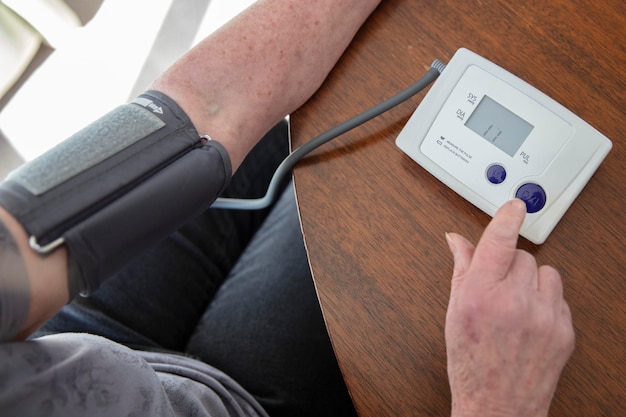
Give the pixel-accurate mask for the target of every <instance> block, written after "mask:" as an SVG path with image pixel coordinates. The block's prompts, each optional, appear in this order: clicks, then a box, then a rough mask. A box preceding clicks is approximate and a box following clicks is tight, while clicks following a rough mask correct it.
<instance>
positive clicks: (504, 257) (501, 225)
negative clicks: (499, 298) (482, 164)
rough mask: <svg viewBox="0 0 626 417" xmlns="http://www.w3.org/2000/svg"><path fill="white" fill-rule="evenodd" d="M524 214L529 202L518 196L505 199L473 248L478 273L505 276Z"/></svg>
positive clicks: (488, 276)
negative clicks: (517, 197) (474, 248)
mask: <svg viewBox="0 0 626 417" xmlns="http://www.w3.org/2000/svg"><path fill="white" fill-rule="evenodd" d="M525 216H526V204H525V203H524V202H523V201H522V200H519V199H514V200H511V201H508V202H506V203H505V204H504V205H503V206H502V207H500V209H499V210H498V211H497V212H496V214H495V216H494V217H493V219H492V220H491V222H490V223H489V225H488V226H487V228H486V229H485V231H484V232H483V235H482V237H481V238H480V241H479V242H478V245H477V246H476V250H475V251H474V258H473V260H472V265H473V266H474V265H475V266H476V267H477V268H479V269H480V271H481V273H480V274H477V275H478V276H479V277H481V278H482V279H485V280H493V281H497V280H501V279H503V278H504V277H505V276H506V274H507V272H508V270H509V268H510V267H511V264H512V262H513V259H514V258H515V251H516V249H517V238H518V235H519V231H520V229H521V227H522V223H524V217H525Z"/></svg>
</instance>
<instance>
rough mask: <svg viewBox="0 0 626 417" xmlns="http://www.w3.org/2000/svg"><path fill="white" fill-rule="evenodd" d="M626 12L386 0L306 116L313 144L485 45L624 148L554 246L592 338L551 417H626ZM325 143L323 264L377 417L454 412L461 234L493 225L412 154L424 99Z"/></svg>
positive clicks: (309, 213)
mask: <svg viewBox="0 0 626 417" xmlns="http://www.w3.org/2000/svg"><path fill="white" fill-rule="evenodd" d="M625 16H626V3H624V0H603V1H595V2H592V1H581V0H552V1H549V2H548V1H527V0H517V1H499V0H495V1H490V0H470V1H464V2H459V1H452V0H440V1H412V0H386V1H384V2H383V4H382V5H381V6H380V8H379V9H378V10H377V11H376V12H375V13H374V14H373V15H372V17H371V18H370V19H369V21H368V22H367V23H366V24H365V26H364V27H363V28H362V30H361V31H360V32H359V34H358V35H357V37H356V39H355V40H354V42H353V44H352V46H351V47H350V48H349V50H348V51H347V53H346V54H345V56H344V57H343V58H342V60H341V61H340V62H339V64H338V66H337V67H336V69H335V70H334V71H333V73H332V74H331V75H330V77H329V78H328V79H327V81H326V83H325V84H324V85H323V87H322V88H321V90H320V91H319V92H318V93H317V94H316V95H315V96H314V97H313V98H312V99H311V100H310V101H309V102H308V103H307V104H306V105H305V106H304V107H303V108H302V109H301V110H299V111H298V112H296V113H295V114H294V115H292V136H293V137H292V140H293V145H294V146H298V145H300V144H302V143H304V142H305V141H307V140H309V139H310V138H312V137H314V136H316V135H317V134H319V133H321V132H323V131H325V130H327V129H328V128H330V127H332V126H334V125H336V124H338V123H340V122H342V121H344V120H346V119H348V118H350V117H351V116H353V115H355V114H357V113H359V112H361V111H363V110H365V109H367V108H369V107H371V106H373V105H375V104H377V103H379V102H380V101H382V100H383V99H386V98H388V97H390V96H391V95H393V94H395V93H396V92H398V91H400V90H402V89H403V88H405V87H406V86H408V85H409V84H411V83H412V82H414V81H415V80H416V79H418V78H419V77H420V76H421V75H422V74H423V73H424V72H425V71H426V70H427V69H428V67H429V65H430V63H431V62H432V61H433V59H435V58H439V59H441V60H442V61H444V62H447V61H448V60H449V59H450V57H451V56H452V55H453V54H454V52H455V51H456V50H457V49H458V48H460V47H466V48H468V49H470V50H473V51H475V52H477V53H479V54H480V55H482V56H484V57H486V58H487V59H489V60H491V61H493V62H495V63H497V64H499V65H500V66H502V67H504V68H506V69H507V70H509V71H510V72H512V73H514V74H516V75H518V76H519V77H520V78H522V79H524V80H525V81H527V82H529V83H530V84H532V85H534V86H535V87H537V88H539V89H540V90H542V91H543V92H544V93H546V94H548V95H549V96H551V97H553V98H554V99H555V100H557V101H558V102H560V103H561V104H563V105H564V106H566V107H567V108H569V109H570V110H572V111H573V112H574V113H576V114H577V115H578V116H580V117H581V118H583V119H584V120H586V121H587V122H588V123H590V124H591V125H592V126H594V127H595V128H596V129H598V130H599V131H601V132H602V133H603V134H604V135H606V136H607V137H608V138H610V139H611V140H612V141H613V146H614V147H613V149H612V150H611V152H610V153H609V155H608V157H607V158H606V159H605V161H604V162H603V163H602V165H601V166H600V168H599V169H598V171H597V172H596V173H595V175H594V176H593V177H592V179H591V181H590V182H589V183H588V184H587V186H586V187H585V189H584V190H583V191H582V193H581V194H580V195H579V197H578V198H577V200H576V201H575V202H574V203H573V205H572V206H571V208H570V209H569V211H568V212H567V213H566V214H565V216H564V217H563V219H562V220H561V222H560V223H559V224H558V225H557V227H556V228H555V230H554V231H553V233H552V234H551V235H550V237H549V238H548V240H547V241H546V242H545V244H543V245H541V246H537V245H534V244H532V243H530V242H529V241H527V240H525V239H521V240H520V247H521V248H523V249H525V250H527V251H529V252H530V253H532V254H534V255H535V256H536V258H537V259H538V261H539V262H540V263H542V264H550V265H553V266H555V267H556V268H558V269H559V271H560V272H561V274H562V278H563V282H564V287H565V289H564V291H565V297H566V299H567V300H568V302H569V304H570V307H571V309H572V315H573V319H574V325H575V328H576V335H577V345H576V350H575V352H574V354H573V356H572V357H571V359H570V361H569V362H568V364H567V366H566V368H565V369H564V372H563V375H562V378H561V380H560V383H559V386H558V389H557V392H556V395H555V399H554V402H553V406H552V410H551V416H555V417H556V416H568V417H571V416H623V415H626V314H625V309H626V307H625V297H626V296H625V294H626V254H625V253H624V243H625V241H626V231H625V229H624V210H625V208H626V189H625V187H624V185H625V184H626V180H625V177H626V168H625V167H626V148H625V145H626V127H625V126H626V81H625V79H626V17H625ZM423 94H424V93H422V94H420V95H418V96H416V97H414V98H413V99H411V100H409V101H408V102H406V103H404V104H402V105H400V106H399V107H397V108H395V109H393V110H391V111H389V112H387V113H385V114H384V115H382V116H380V117H379V118H377V119H375V120H373V121H371V122H369V123H367V124H365V125H363V126H361V127H359V128H357V129H355V130H353V131H351V132H349V133H347V134H345V135H343V136H342V137H340V138H339V139H337V140H336V141H334V142H331V143H329V144H326V145H324V146H323V147H322V148H319V149H318V150H316V151H315V152H314V153H312V154H311V155H310V156H309V157H307V158H306V159H305V160H303V161H302V162H300V163H299V164H298V166H297V167H296V169H295V185H296V192H297V198H298V204H299V209H300V215H301V221H302V226H303V231H304V236H305V241H306V245H307V250H308V253H309V257H310V262H311V268H312V272H313V276H314V280H315V284H316V287H317V290H318V294H319V298H320V302H321V305H322V309H323V312H324V316H325V319H326V322H327V326H328V330H329V333H330V336H331V339H332V342H333V346H334V348H335V352H336V354H337V357H338V361H339V364H340V367H341V369H342V371H343V373H344V377H345V380H346V383H347V385H348V387H349V389H350V391H351V394H352V396H353V400H354V403H355V405H356V407H357V409H358V411H359V413H360V415H361V416H372V417H374V416H375V417H380V416H446V415H449V401H450V392H449V387H448V380H447V374H446V355H445V344H444V319H445V312H446V306H447V302H448V297H449V291H450V276H451V271H452V259H451V256H450V255H449V253H448V248H447V246H446V242H445V239H444V234H445V232H447V231H454V232H459V233H462V234H464V235H465V236H466V237H468V238H470V239H472V240H474V241H476V240H477V239H478V238H479V236H480V234H481V233H482V231H483V229H484V227H485V226H486V225H487V223H488V222H489V220H490V217H489V216H488V215H486V214H484V213H483V212H481V211H480V210H479V209H477V208H475V207H474V206H473V205H472V204H470V203H469V202H467V201H466V200H464V199H463V198H461V197H460V196H459V195H457V194H456V193H455V192H454V191H452V190H451V189H448V188H447V187H446V186H444V185H443V184H442V183H440V182H439V181H438V180H437V179H435V178H434V177H433V176H431V175H430V174H429V173H428V172H427V171H425V170H424V169H422V168H421V167H420V166H418V165H417V164H416V163H415V162H413V161H412V160H411V159H410V158H409V157H407V156H406V155H405V154H403V153H402V152H401V151H400V150H399V149H398V148H397V147H396V145H395V138H396V136H397V135H398V134H399V132H400V130H401V129H402V127H403V126H404V124H405V123H406V122H407V120H408V118H409V116H410V115H411V114H412V112H413V110H414V109H415V107H416V106H417V105H418V103H419V102H420V100H421V99H422V97H423Z"/></svg>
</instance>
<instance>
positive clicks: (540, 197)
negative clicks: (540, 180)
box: [515, 182, 546, 213]
mask: <svg viewBox="0 0 626 417" xmlns="http://www.w3.org/2000/svg"><path fill="white" fill-rule="evenodd" d="M515 197H517V198H519V199H520V200H522V201H524V203H526V211H527V212H528V213H536V212H538V211H539V210H541V209H542V208H543V207H544V206H545V205H546V192H545V191H544V190H543V188H541V186H540V185H538V184H533V183H530V182H529V183H526V184H524V185H522V186H521V187H519V188H518V189H517V193H515Z"/></svg>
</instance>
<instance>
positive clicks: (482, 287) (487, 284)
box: [445, 200, 574, 417]
mask: <svg viewBox="0 0 626 417" xmlns="http://www.w3.org/2000/svg"><path fill="white" fill-rule="evenodd" d="M525 214H526V211H525V205H524V203H523V202H522V201H520V200H512V201H510V202H508V203H506V204H505V205H504V206H502V208H500V210H499V211H498V212H497V213H496V215H495V216H494V218H493V219H492V221H491V223H490V224H489V225H488V226H487V228H486V229H485V232H484V233H483V236H482V237H481V239H480V241H479V243H478V245H477V246H476V247H475V248H474V246H473V245H472V244H471V243H470V242H469V241H468V240H467V239H465V238H463V237H462V236H459V235H457V234H449V235H447V239H448V245H449V246H450V250H451V251H452V253H453V255H454V273H453V277H452V290H451V295H450V303H449V305H448V313H447V316H446V329H445V334H446V349H447V354H448V377H449V379H450V388H451V392H452V416H454V417H458V416H482V417H487V416H515V417H527V416H533V417H535V416H547V415H548V410H549V408H550V403H551V401H552V397H553V395H554V390H555V388H556V385H557V382H558V379H559V376H560V374H561V371H562V369H563V367H564V366H565V363H566V362H567V360H568V358H569V357H570V355H571V354H572V351H573V350H574V330H573V327H572V320H571V314H570V310H569V307H568V305H567V303H566V302H565V300H564V299H563V287H562V283H561V278H560V275H559V273H558V272H557V271H556V270H555V269H554V268H552V267H549V266H541V267H537V263H536V261H535V258H534V257H533V256H532V255H530V254H529V253H527V252H524V251H522V250H518V249H517V236H518V233H519V230H520V228H521V225H522V223H523V221H524V216H525Z"/></svg>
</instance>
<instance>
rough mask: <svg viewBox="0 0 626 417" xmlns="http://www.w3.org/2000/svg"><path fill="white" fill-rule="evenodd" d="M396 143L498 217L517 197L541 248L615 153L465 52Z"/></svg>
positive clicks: (561, 110)
mask: <svg viewBox="0 0 626 417" xmlns="http://www.w3.org/2000/svg"><path fill="white" fill-rule="evenodd" d="M396 144H397V145H398V147H399V148H400V149H402V151H404V152H405V153H406V154H408V155H409V156H410V157H411V158H412V159H414V160H415V161H416V162H417V163H419V164H420V165H421V166H423V167H424V168H425V169H426V170H428V171H429V172H430V173H431V174H433V175H434V176H435V177H437V178H438V179H439V180H441V181H442V182H443V183H444V184H446V185H447V186H449V187H450V188H452V189H453V190H454V191H456V192H457V193H458V194H460V195H461V196H463V197H464V198H466V199H467V200H469V201H470V202H471V203H473V204H474V205H475V206H477V207H478V208H480V209H481V210H483V211H484V212H486V213H487V214H489V215H491V216H493V215H494V214H495V212H496V210H497V209H498V208H499V207H500V206H501V205H502V204H503V203H505V202H506V201H507V200H510V199H513V198H516V197H517V198H520V199H522V200H523V201H524V202H525V203H526V208H527V216H526V220H525V222H524V225H523V226H522V230H521V232H520V234H521V235H522V236H524V237H526V238H527V239H528V240H530V241H531V242H533V243H536V244H542V243H543V242H544V241H545V240H546V238H547V237H548V235H549V234H550V232H551V231H552V230H553V229H554V227H555V226H556V224H557V223H558V222H559V220H560V219H561V217H562V216H563V215H564V213H565V211H566V210H567V209H568V208H569V206H570V205H571V204H572V202H573V201H574V199H575V198H576V196H577V195H578V194H579V193H580V191H581V190H582V188H583V187H584V186H585V184H586V183H587V182H588V181H589V179H590V178H591V176H592V175H593V173H594V172H595V170H596V169H597V168H598V166H599V165H600V163H601V162H602V160H603V159H604V158H605V156H606V155H607V153H608V152H609V150H610V149H611V146H612V144H611V141H610V140H609V139H607V138H606V137H605V136H603V135H602V134H601V133H599V132H598V131H597V130H595V129H594V128H592V127H591V126H590V125H589V124H587V123H586V122H585V121H583V120H582V119H580V118H579V117H577V116H576V115H575V114H573V113H572V112H570V111H569V110H567V109H566V108H565V107H563V106H562V105H560V104H559V103H557V102H556V101H554V100H552V99H551V98H549V97H548V96H546V95H545V94H543V93H542V92H540V91H539V90H537V89H536V88H534V87H532V86H531V85H529V84H527V83H526V82H524V81H522V80H520V79H519V78H517V77H516V76H514V75H513V74H511V73H509V72H508V71H506V70H504V69H502V68H500V67H499V66H497V65H495V64H494V63H492V62H490V61H488V60H486V59H485V58H482V57H480V56H479V55H477V54H475V53H473V52H471V51H469V50H467V49H460V50H459V51H457V53H456V54H455V55H454V56H453V57H452V59H451V60H450V62H449V64H448V65H447V67H446V68H445V70H444V71H443V73H442V74H441V76H440V77H439V79H438V80H437V81H436V82H435V84H434V85H433V86H432V87H431V89H430V91H429V92H428V94H427V95H426V97H425V98H424V100H423V101H422V103H421V104H420V105H419V107H418V108H417V110H416V111H415V112H414V114H413V115H412V116H411V118H410V119H409V121H408V122H407V124H406V126H405V127H404V129H403V130H402V132H401V133H400V135H399V136H398V138H397V140H396Z"/></svg>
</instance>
